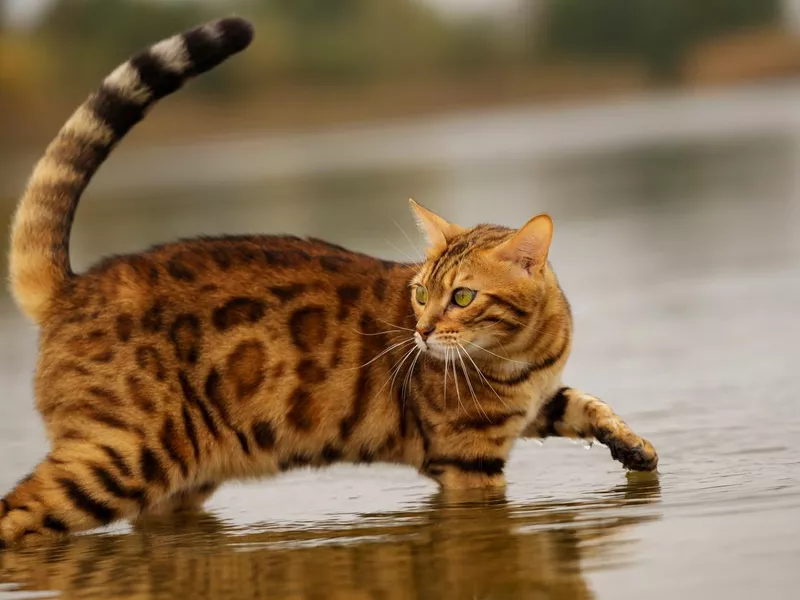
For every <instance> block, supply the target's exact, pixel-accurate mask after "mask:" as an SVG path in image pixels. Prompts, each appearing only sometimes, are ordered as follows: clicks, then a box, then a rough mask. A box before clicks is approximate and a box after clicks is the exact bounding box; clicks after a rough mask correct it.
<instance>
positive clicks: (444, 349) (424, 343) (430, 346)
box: [414, 332, 459, 360]
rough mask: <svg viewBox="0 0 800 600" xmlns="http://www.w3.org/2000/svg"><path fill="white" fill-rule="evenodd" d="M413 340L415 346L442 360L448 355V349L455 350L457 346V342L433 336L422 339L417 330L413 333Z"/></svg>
mask: <svg viewBox="0 0 800 600" xmlns="http://www.w3.org/2000/svg"><path fill="white" fill-rule="evenodd" d="M414 342H415V343H416V345H417V348H419V349H420V350H422V351H423V352H425V353H426V354H428V355H429V356H432V357H434V358H441V359H443V360H444V358H445V357H446V356H448V355H449V352H448V350H450V351H453V352H456V351H457V350H456V348H458V346H459V344H458V343H457V342H455V341H450V340H442V339H438V338H437V337H435V336H431V337H429V338H428V339H424V338H423V337H422V336H421V335H420V334H419V333H418V332H417V333H415V334H414Z"/></svg>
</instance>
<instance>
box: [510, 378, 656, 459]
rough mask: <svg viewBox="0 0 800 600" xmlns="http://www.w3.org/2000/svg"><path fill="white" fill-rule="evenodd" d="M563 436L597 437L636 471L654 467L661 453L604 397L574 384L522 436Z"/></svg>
mask: <svg viewBox="0 0 800 600" xmlns="http://www.w3.org/2000/svg"><path fill="white" fill-rule="evenodd" d="M549 436H562V437H571V438H583V439H596V440H597V441H598V442H600V443H601V444H604V445H605V446H608V448H609V450H611V456H613V457H614V458H615V459H616V460H618V461H619V462H621V463H622V464H623V466H625V468H627V469H631V470H632V471H654V470H655V469H656V467H657V466H658V454H657V453H656V450H655V448H654V447H653V445H652V444H651V443H650V442H648V441H647V440H646V439H644V438H641V437H639V436H638V435H636V434H635V433H634V432H633V430H632V429H631V428H630V427H629V426H628V424H627V423H625V421H623V420H622V419H621V418H620V417H619V416H617V415H616V414H615V413H614V411H613V410H612V409H611V407H610V406H609V405H608V404H606V403H605V402H603V401H602V400H600V399H598V398H595V397H594V396H591V395H589V394H586V393H584V392H581V391H580V390H576V389H574V388H569V387H565V388H561V389H560V390H559V391H558V392H557V393H556V394H555V395H554V396H553V397H552V398H550V399H549V400H547V402H545V403H544V404H543V405H542V408H541V409H540V410H539V414H538V415H537V416H536V418H535V419H534V420H533V421H532V422H531V423H530V424H529V425H528V427H527V428H526V429H525V431H523V432H522V436H521V437H534V438H545V437H549Z"/></svg>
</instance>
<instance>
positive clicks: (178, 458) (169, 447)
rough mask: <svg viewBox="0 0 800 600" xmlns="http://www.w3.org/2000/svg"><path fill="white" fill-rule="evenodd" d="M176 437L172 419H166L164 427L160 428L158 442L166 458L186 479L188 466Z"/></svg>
mask: <svg viewBox="0 0 800 600" xmlns="http://www.w3.org/2000/svg"><path fill="white" fill-rule="evenodd" d="M177 436H178V434H177V431H176V429H175V422H174V421H173V420H172V417H167V419H166V420H165V421H164V425H162V426H161V435H160V436H159V441H160V442H161V445H162V446H163V448H164V450H165V451H166V453H167V456H168V457H169V458H170V459H171V460H172V462H174V463H175V464H177V465H178V468H179V469H180V470H181V474H182V475H183V476H184V477H186V476H188V475H189V465H188V464H187V463H186V459H185V458H184V457H183V455H182V454H181V452H180V448H179V441H178V437H177Z"/></svg>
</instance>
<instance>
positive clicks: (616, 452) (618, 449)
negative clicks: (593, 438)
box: [597, 430, 658, 471]
mask: <svg viewBox="0 0 800 600" xmlns="http://www.w3.org/2000/svg"><path fill="white" fill-rule="evenodd" d="M597 441H599V442H600V443H601V444H604V445H606V446H608V449H609V450H610V451H611V456H612V457H613V458H614V459H615V460H618V461H619V462H621V463H622V465H623V466H624V467H625V468H626V469H630V470H631V471H655V470H656V467H657V466H658V453H656V449H655V448H654V447H653V444H651V443H650V442H648V441H647V440H646V439H644V438H641V437H639V436H638V435H636V434H635V433H633V432H632V431H630V430H627V431H625V430H623V431H616V432H612V431H609V430H601V431H599V432H598V435H597Z"/></svg>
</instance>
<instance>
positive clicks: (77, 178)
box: [10, 17, 253, 323]
mask: <svg viewBox="0 0 800 600" xmlns="http://www.w3.org/2000/svg"><path fill="white" fill-rule="evenodd" d="M252 39H253V29H252V26H251V25H250V23H248V22H247V21H245V20H243V19H239V18H235V17H231V18H226V19H220V20H218V21H214V22H211V23H208V24H206V25H203V26H201V27H198V28H196V29H192V30H190V31H187V32H186V33H183V34H180V35H176V36H173V37H171V38H169V39H166V40H164V41H162V42H159V43H157V44H155V45H154V46H151V47H150V48H148V49H147V50H144V51H142V52H140V53H139V54H137V55H135V56H134V57H132V58H131V59H130V60H129V61H128V62H126V63H124V64H122V65H120V66H119V67H118V68H117V69H116V70H115V71H114V72H113V73H111V75H109V76H108V77H107V78H106V79H105V81H104V82H103V84H102V85H101V86H100V88H99V89H98V90H97V91H95V92H94V93H93V94H91V95H90V96H89V98H88V99H87V100H86V101H85V102H84V103H83V104H82V105H81V106H80V107H79V108H78V110H77V111H75V113H74V114H73V115H72V116H71V117H70V119H69V120H68V121H67V122H66V124H65V125H64V126H63V128H62V129H61V131H60V132H59V133H58V135H57V136H56V138H55V139H54V140H53V141H52V142H51V143H50V146H49V147H48V148H47V151H46V152H45V155H44V157H43V158H42V159H41V160H40V161H39V163H38V164H37V165H36V168H35V169H34V171H33V174H32V175H31V178H30V180H29V182H28V186H27V189H26V191H25V192H24V194H23V196H22V199H21V200H20V204H19V207H18V208H17V212H16V214H15V216H14V222H13V225H12V229H11V262H10V277H11V289H12V292H13V294H14V298H15V299H16V301H17V304H18V305H19V306H20V308H21V309H22V311H23V312H24V313H25V314H26V315H28V316H29V317H30V318H31V319H33V320H34V321H36V322H37V323H39V322H41V321H42V320H43V319H44V318H45V317H46V315H47V312H48V308H49V306H50V304H51V302H52V299H53V298H54V296H55V295H57V294H58V291H59V290H60V289H62V288H63V286H64V285H66V284H68V282H69V280H70V279H71V278H72V277H73V273H72V269H71V268H70V260H69V238H70V230H71V228H72V220H73V217H74V215H75V209H76V208H77V206H78V201H79V200H80V197H81V194H82V193H83V191H84V189H86V186H87V185H88V184H89V181H90V180H91V178H92V176H93V175H94V174H95V172H96V171H97V169H98V167H99V166H100V165H101V164H102V163H103V161H104V160H105V159H106V157H107V156H108V155H109V153H110V152H111V150H112V149H113V148H114V146H115V145H116V144H117V143H118V142H119V141H120V140H121V139H122V138H123V137H124V136H125V134H126V133H128V131H129V130H130V129H131V128H132V127H133V126H134V125H135V124H136V123H138V122H139V121H140V120H141V119H142V118H143V117H144V115H145V113H146V112H147V110H148V109H149V108H150V107H151V106H152V105H153V104H154V103H155V102H156V101H158V100H160V99H161V98H163V97H164V96H167V95H169V94H171V93H172V92H174V91H176V90H178V89H179V88H180V87H181V86H182V85H183V84H184V82H186V81H187V80H188V79H190V78H192V77H194V76H195V75H198V74H200V73H203V72H205V71H208V70H209V69H212V68H213V67H216V66H217V65H218V64H220V63H221V62H223V61H224V60H225V59H226V58H228V57H229V56H231V55H232V54H235V53H237V52H240V51H241V50H244V49H245V48H246V47H247V46H248V45H249V44H250V42H251V41H252Z"/></svg>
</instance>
